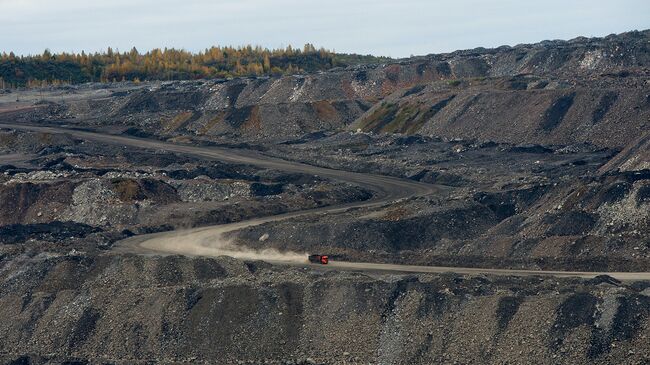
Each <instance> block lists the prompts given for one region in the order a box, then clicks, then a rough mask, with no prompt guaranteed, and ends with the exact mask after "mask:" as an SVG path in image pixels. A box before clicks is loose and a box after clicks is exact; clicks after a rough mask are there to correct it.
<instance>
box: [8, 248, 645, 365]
mask: <svg viewBox="0 0 650 365" xmlns="http://www.w3.org/2000/svg"><path fill="white" fill-rule="evenodd" d="M1 265H2V266H1V269H0V277H2V281H1V282H2V284H1V285H0V316H2V318H12V320H11V321H2V323H1V324H0V327H1V328H2V331H3V333H4V336H2V338H1V339H0V348H2V352H0V359H2V360H3V361H5V362H7V363H14V364H19V363H33V364H40V363H48V362H63V361H66V360H67V361H77V362H75V363H86V361H90V362H92V363H114V364H134V363H149V362H150V361H155V362H161V363H179V362H192V363H220V364H236V363H275V364H287V363H288V364H295V363H307V364H314V363H324V364H334V363H340V364H343V363H376V364H414V363H420V364H427V363H447V362H450V363H451V362H456V363H483V364H500V363H504V362H513V360H514V362H516V363H536V364H612V363H617V364H641V363H644V362H647V361H649V360H650V359H649V358H648V356H649V354H648V352H647V346H646V344H647V339H648V336H650V325H649V323H650V322H649V321H648V318H649V315H650V311H649V308H650V296H649V294H650V293H649V292H648V291H649V289H648V288H647V286H648V284H647V283H645V284H644V283H637V284H633V285H625V286H624V285H620V284H619V283H616V282H612V281H611V280H609V279H607V278H603V279H599V280H593V281H590V282H581V281H567V280H544V279H539V278H527V279H508V278H506V279H504V278H487V277H462V276H457V275H452V274H449V275H438V276H428V275H418V276H384V275H377V276H367V275H363V274H353V273H350V274H344V273H334V272H328V271H318V270H316V271H315V270H313V269H301V268H282V267H270V266H269V265H268V264H264V263H261V262H241V261H237V260H234V259H229V258H219V259H202V258H194V259H192V258H183V257H164V258H146V257H140V256H122V255H118V256H116V255H111V254H108V255H100V256H89V255H87V254H84V253H81V252H72V253H69V254H63V255H61V254H58V255H54V254H49V255H45V254H37V255H34V256H31V255H22V256H18V257H16V258H14V259H12V260H7V259H4V260H2V261H1ZM18 267H19V268H20V269H18ZM134 277H137V278H138V280H134V279H133V278H134ZM52 326H56V334H55V333H53V332H52V331H53V329H52Z"/></svg>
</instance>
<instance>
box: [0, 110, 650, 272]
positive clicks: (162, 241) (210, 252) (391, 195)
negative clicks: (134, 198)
mask: <svg viewBox="0 0 650 365" xmlns="http://www.w3.org/2000/svg"><path fill="white" fill-rule="evenodd" d="M0 128H11V129H19V130H26V131H35V132H43V133H55V134H60V133H63V134H68V135H71V136H74V137H77V138H81V139H86V140H89V141H95V142H99V143H110V144H117V145H128V146H133V147H140V148H149V149H156V150H164V151H167V152H175V153H181V154H187V155H191V156H198V157H203V158H209V159H214V160H219V161H224V162H231V163H239V164H249V165H253V166H257V167H261V168H270V169H277V170H282V171H287V172H299V173H306V174H311V175H318V176H321V177H324V178H328V179H333V180H338V181H343V182H347V183H351V184H356V185H359V186H362V187H365V188H367V189H369V190H372V191H373V192H374V196H373V198H372V199H370V200H367V201H363V202H354V203H349V204H343V205H337V206H329V207H323V208H317V209H311V210H305V211H299V212H292V213H286V214H281V215H276V216H270V217H263V218H257V219H251V220H247V221H243V222H237V223H232V224H225V225H218V226H211V227H202V228H196V229H189V230H182V231H172V232H161V233H154V234H147V235H140V236H135V237H131V238H129V239H126V240H123V241H120V242H119V243H118V244H117V248H116V250H117V251H119V252H132V253H139V254H162V255H165V254H181V255H188V256H220V255H228V256H233V257H240V258H248V259H262V258H263V259H265V260H266V261H270V262H273V263H282V264H288V265H300V266H305V265H309V264H307V260H306V255H303V254H286V253H279V252H276V251H273V250H268V251H261V252H260V251H250V250H247V249H243V248H242V247H238V246H236V245H234V244H232V243H231V242H229V241H228V240H226V239H224V238H223V236H224V234H225V233H227V232H232V231H235V230H238V229H242V228H246V227H251V226H256V225H260V224H264V223H269V222H274V221H279V220H284V219H289V218H293V217H298V216H302V215H307V214H310V215H318V214H331V213H339V212H343V211H346V210H349V209H352V208H364V207H377V206H382V205H386V204H389V203H391V202H393V201H395V200H399V199H404V198H409V197H414V196H425V195H430V194H436V193H439V192H440V191H441V190H443V189H444V187H441V186H436V185H431V184H424V183H419V182H415V181H410V180H406V179H399V178H394V177H389V176H383V175H374V174H365V173H355V172H349V171H341V170H334V169H328V168H322V167H317V166H313V165H307V164H302V163H298V162H292V161H286V160H282V159H279V158H274V157H270V156H266V155H263V154H261V153H259V152H256V151H251V150H243V149H226V148H216V147H194V146H185V145H179V144H174V143H168V142H162V141H157V140H150V139H142V138H135V137H126V136H120V135H112V134H104V133H96V132H88V131H82V130H76V129H69V128H64V127H45V126H31V125H18V124H3V123H0ZM322 268H323V269H339V270H351V271H369V272H400V273H407V272H411V273H442V272H454V273H458V274H491V275H512V276H530V275H544V276H553V277H581V278H593V277H595V276H598V275H609V276H612V277H614V278H616V279H618V280H623V281H632V280H650V273H648V272H639V273H632V272H569V271H536V270H505V269H483V268H461V267H437V266H412V265H393V264H373V263H361V262H340V261H339V262H337V261H331V262H330V265H327V267H322Z"/></svg>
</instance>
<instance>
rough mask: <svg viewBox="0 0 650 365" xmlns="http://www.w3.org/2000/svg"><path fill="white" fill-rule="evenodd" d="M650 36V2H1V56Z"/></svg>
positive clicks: (389, 49)
mask: <svg viewBox="0 0 650 365" xmlns="http://www.w3.org/2000/svg"><path fill="white" fill-rule="evenodd" d="M647 28H650V0H607V1H602V0H535V1H530V0H494V1H489V0H445V1H439V0H429V1H426V0H329V1H322V0H321V1H312V0H215V1H208V0H184V1H172V0H0V52H1V51H6V52H9V51H14V52H15V53H17V54H34V53H42V52H43V50H44V49H45V48H49V49H51V50H52V51H55V52H59V51H75V52H80V51H81V50H85V51H97V50H105V49H106V48H107V47H108V46H111V47H113V48H114V49H116V48H117V49H119V50H121V51H125V50H129V49H131V47H133V46H135V47H137V48H138V50H140V51H146V50H150V49H153V48H164V47H175V48H184V49H187V50H191V51H198V50H202V49H205V48H207V47H209V46H212V45H235V46H237V45H245V44H253V45H261V46H264V47H270V48H274V47H281V46H286V45H288V44H291V45H293V46H298V47H302V45H303V44H305V43H307V42H310V43H313V44H314V45H315V46H316V47H320V46H323V47H325V48H328V49H335V50H336V51H338V52H354V53H361V54H368V53H370V54H375V55H384V56H392V57H407V56H409V55H411V54H414V55H424V54H429V53H440V52H448V51H453V50H456V49H466V48H474V47H479V46H480V47H497V46H500V45H504V44H507V45H516V44H519V43H533V42H538V41H541V40H545V39H570V38H574V37H576V36H581V35H582V36H588V37H591V36H605V35H608V34H611V33H620V32H625V31H629V30H634V29H637V30H643V29H647Z"/></svg>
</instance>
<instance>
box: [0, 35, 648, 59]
mask: <svg viewBox="0 0 650 365" xmlns="http://www.w3.org/2000/svg"><path fill="white" fill-rule="evenodd" d="M645 31H650V28H646V29H630V30H626V31H622V32H617V33H608V34H604V35H597V36H581V35H578V36H575V37H571V38H554V39H540V40H537V41H533V42H525V43H517V44H501V45H498V46H490V47H485V46H475V47H468V48H458V49H454V50H449V51H444V52H429V53H423V54H412V55H409V56H405V57H389V56H385V55H377V54H370V53H358V52H340V51H338V50H335V49H329V48H326V47H321V46H319V45H316V44H313V43H310V42H307V43H306V44H312V45H313V46H314V47H315V48H316V49H317V50H318V49H321V48H323V49H325V50H326V51H330V52H334V53H338V54H350V55H359V56H374V57H386V58H393V59H395V60H398V59H405V58H410V57H422V56H429V55H436V54H445V53H453V52H456V51H465V50H472V49H476V48H485V49H495V48H500V47H516V46H520V45H527V44H537V43H541V42H545V41H570V40H572V39H576V38H588V39H592V38H605V37H608V36H611V35H621V34H626V33H632V32H645ZM248 46H251V47H253V48H256V47H261V48H262V49H266V50H269V51H275V50H281V49H285V48H286V47H289V46H291V47H292V48H294V49H301V50H302V49H303V47H304V46H305V44H302V45H297V44H295V45H294V44H289V45H287V46H283V47H281V48H270V47H264V46H261V45H258V44H252V43H251V44H242V45H231V44H229V45H223V44H213V45H210V46H206V47H204V48H201V49H198V50H196V51H191V50H188V49H185V48H175V47H154V48H151V49H145V50H142V49H138V48H137V47H135V46H131V47H128V48H127V49H119V48H114V47H111V46H108V47H106V48H105V49H99V50H93V51H88V50H85V49H82V50H80V51H55V50H52V49H50V48H45V49H43V51H41V52H37V53H30V54H18V53H16V52H14V51H4V50H3V51H0V53H6V54H9V53H11V52H13V53H14V54H15V55H16V56H18V57H31V56H40V55H42V54H43V53H44V52H45V51H49V52H51V53H52V54H61V53H67V54H81V53H82V52H85V53H86V54H95V53H99V54H103V53H106V52H107V51H108V49H109V48H110V49H111V50H112V51H113V52H116V53H128V52H130V51H131V50H132V49H133V48H136V50H137V51H138V53H140V54H146V53H148V52H151V51H153V50H156V49H160V50H164V49H169V50H172V49H173V50H178V51H187V52H191V53H193V54H197V53H201V52H205V50H206V49H210V48H213V47H216V48H234V49H243V48H246V47H248Z"/></svg>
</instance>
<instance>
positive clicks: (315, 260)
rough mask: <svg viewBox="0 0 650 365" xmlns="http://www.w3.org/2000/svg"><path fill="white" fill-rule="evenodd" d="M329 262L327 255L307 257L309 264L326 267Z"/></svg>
mask: <svg viewBox="0 0 650 365" xmlns="http://www.w3.org/2000/svg"><path fill="white" fill-rule="evenodd" d="M329 260H330V259H329V256H327V255H309V262H311V263H312V264H321V265H327V263H328V262H329Z"/></svg>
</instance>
